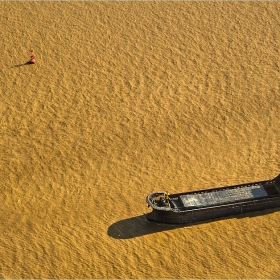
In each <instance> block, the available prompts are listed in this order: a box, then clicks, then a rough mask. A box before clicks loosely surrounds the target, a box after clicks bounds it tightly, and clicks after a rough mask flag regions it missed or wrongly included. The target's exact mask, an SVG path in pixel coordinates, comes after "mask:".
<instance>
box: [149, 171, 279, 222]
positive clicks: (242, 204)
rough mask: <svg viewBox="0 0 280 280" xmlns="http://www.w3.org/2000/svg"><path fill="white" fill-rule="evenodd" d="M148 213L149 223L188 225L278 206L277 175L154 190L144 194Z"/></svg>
mask: <svg viewBox="0 0 280 280" xmlns="http://www.w3.org/2000/svg"><path fill="white" fill-rule="evenodd" d="M146 202H147V203H148V206H149V207H152V212H150V213H148V214H147V215H146V220H147V221H149V222H156V223H165V224H190V223H195V222H200V221H206V220H211V219H217V218H223V217H227V216H233V215H239V214H244V213H248V212H254V211H262V210H265V209H270V208H277V207H280V174H279V175H278V176H277V177H276V178H274V179H270V180H265V181H258V182H251V183H246V184H239V185H233V186H225V187H218V188H212V189H204V190H198V191H190V192H184V193H177V194H169V193H168V192H167V191H158V192H153V193H151V194H149V195H148V196H147V197H146Z"/></svg>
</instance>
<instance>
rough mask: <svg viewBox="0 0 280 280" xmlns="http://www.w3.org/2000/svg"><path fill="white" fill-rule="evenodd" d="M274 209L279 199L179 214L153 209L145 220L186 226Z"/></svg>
mask: <svg viewBox="0 0 280 280" xmlns="http://www.w3.org/2000/svg"><path fill="white" fill-rule="evenodd" d="M276 207H280V198H279V197H275V198H269V199H261V200H255V201H250V202H244V203H236V204H230V205H223V206H218V207H205V208H201V209H196V210H189V211H185V212H179V213H176V212H172V211H160V210H155V209H154V210H153V212H151V213H149V214H148V215H147V220H149V221H154V222H158V223H168V224H188V223H194V222H199V221H205V220H210V219H217V218H223V217H227V216H233V215H238V214H243V213H248V212H254V211H261V210H264V209H270V208H276Z"/></svg>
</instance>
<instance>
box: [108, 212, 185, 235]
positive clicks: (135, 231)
mask: <svg viewBox="0 0 280 280" xmlns="http://www.w3.org/2000/svg"><path fill="white" fill-rule="evenodd" d="M184 226H186V225H167V224H157V223H153V222H149V221H147V220H146V214H144V215H140V216H136V217H132V218H128V219H124V220H120V221H118V222H115V223H114V224H112V225H111V226H110V227H109V228H108V231H107V234H108V235H109V236H111V237H113V238H116V239H130V238H135V237H139V236H143V235H148V234H152V233H156V232H161V231H166V230H171V229H174V228H180V227H181V228H182V227H184Z"/></svg>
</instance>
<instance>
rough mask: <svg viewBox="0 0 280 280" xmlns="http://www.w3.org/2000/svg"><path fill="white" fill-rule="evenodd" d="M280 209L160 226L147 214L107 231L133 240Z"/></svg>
mask: <svg viewBox="0 0 280 280" xmlns="http://www.w3.org/2000/svg"><path fill="white" fill-rule="evenodd" d="M279 210H280V208H273V209H267V210H263V211H256V212H250V213H244V214H240V215H235V216H228V217H224V218H217V219H212V220H206V221H201V222H196V223H191V224H174V225H172V224H158V223H154V222H149V221H147V220H146V214H143V215H140V216H136V217H132V218H127V219H124V220H120V221H117V222H115V223H113V224H112V225H111V226H110V227H109V228H108V231H107V234H108V235H109V236H111V237H113V238H116V239H131V238H135V237H140V236H143V235H148V234H153V233H157V232H162V231H168V230H174V229H178V228H184V227H191V226H195V225H200V224H207V223H211V222H214V221H221V220H228V219H242V218H245V217H247V218H248V217H249V218H254V217H257V216H264V215H268V214H271V213H273V212H277V211H279Z"/></svg>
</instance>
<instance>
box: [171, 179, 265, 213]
mask: <svg viewBox="0 0 280 280" xmlns="http://www.w3.org/2000/svg"><path fill="white" fill-rule="evenodd" d="M266 196H268V193H267V192H266V190H265V188H264V187H263V186H262V185H261V184H258V185H253V186H246V187H244V186H243V187H237V188H232V189H221V190H216V191H211V192H202V193H193V194H184V195H180V196H179V198H178V200H179V201H180V202H181V203H180V204H181V205H182V206H183V207H187V208H188V207H203V206H212V205H217V204H224V203H231V202H237V201H241V200H246V199H252V198H260V197H266ZM177 206H178V205H177ZM176 208H177V207H176Z"/></svg>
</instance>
